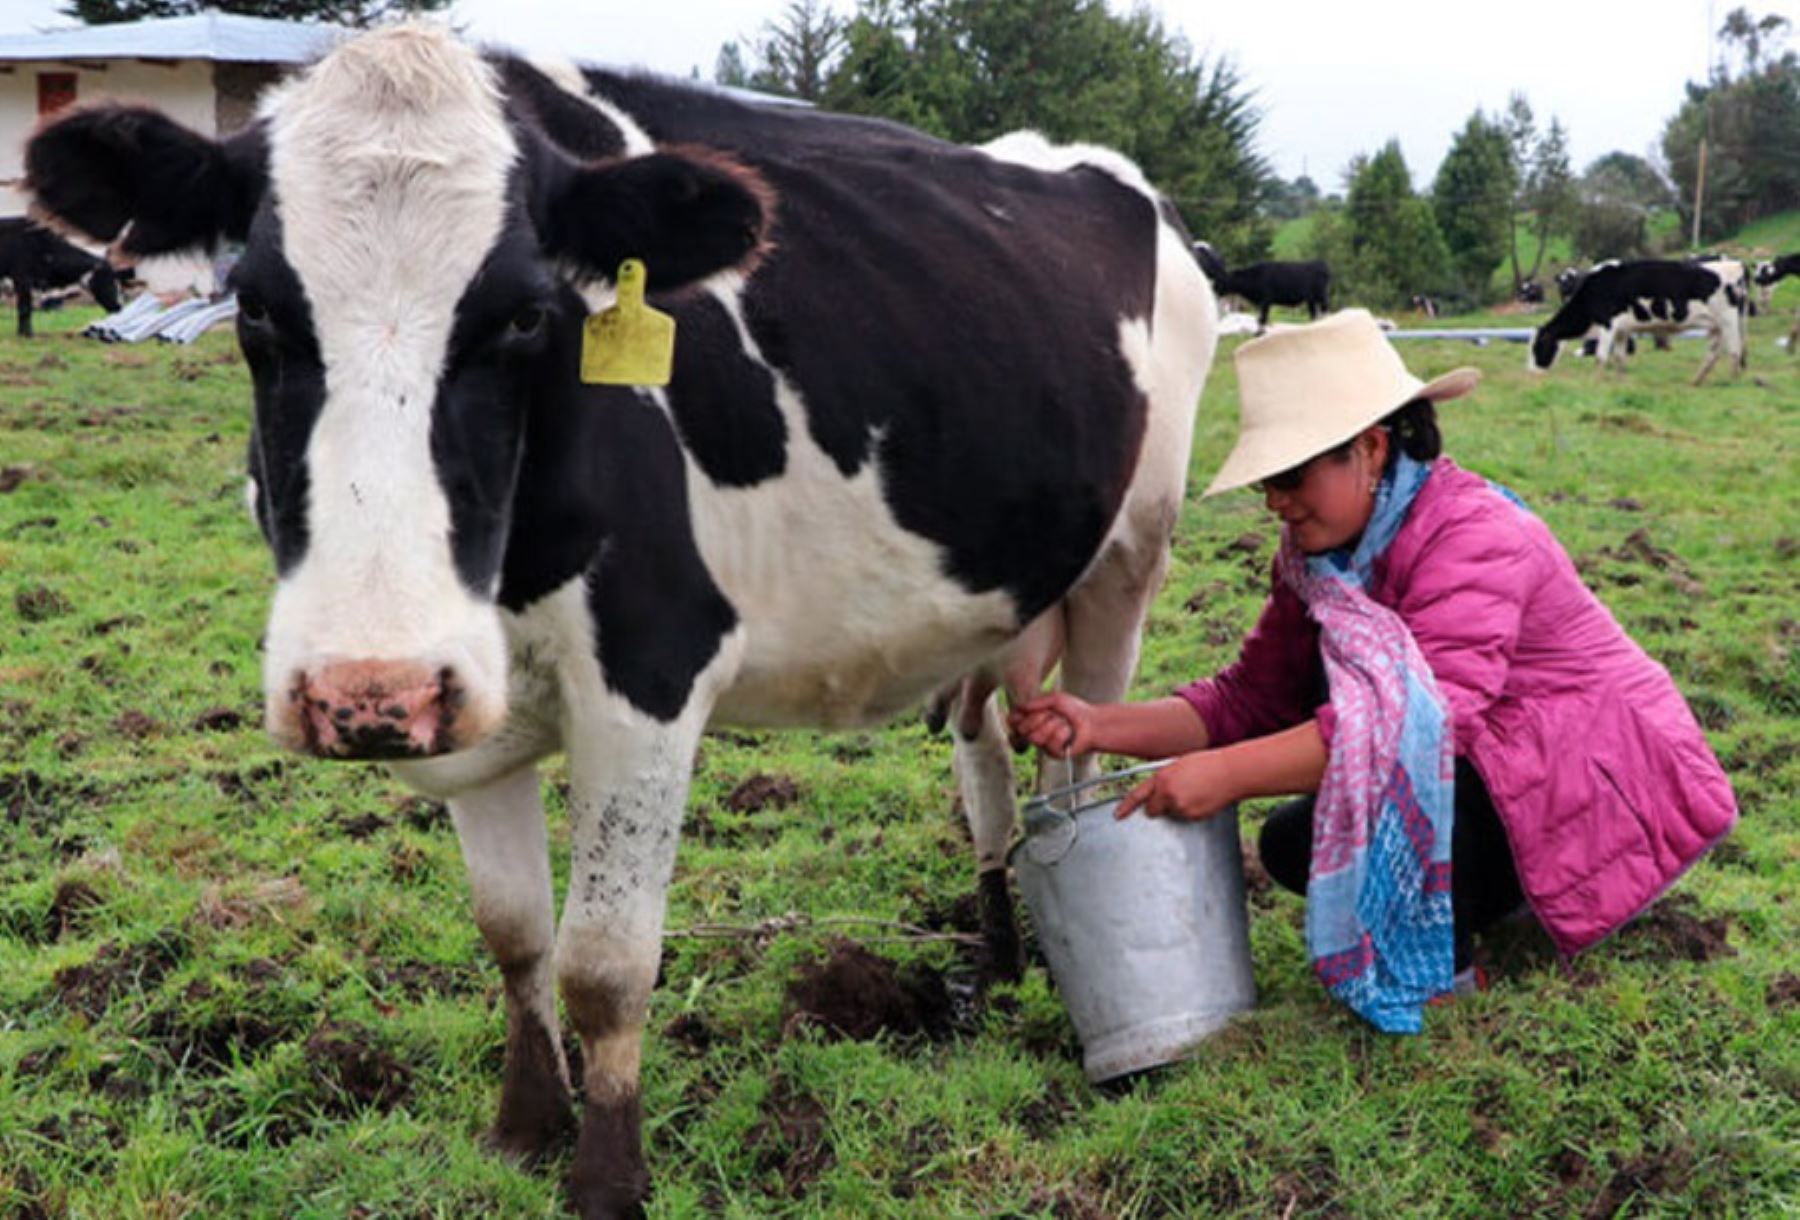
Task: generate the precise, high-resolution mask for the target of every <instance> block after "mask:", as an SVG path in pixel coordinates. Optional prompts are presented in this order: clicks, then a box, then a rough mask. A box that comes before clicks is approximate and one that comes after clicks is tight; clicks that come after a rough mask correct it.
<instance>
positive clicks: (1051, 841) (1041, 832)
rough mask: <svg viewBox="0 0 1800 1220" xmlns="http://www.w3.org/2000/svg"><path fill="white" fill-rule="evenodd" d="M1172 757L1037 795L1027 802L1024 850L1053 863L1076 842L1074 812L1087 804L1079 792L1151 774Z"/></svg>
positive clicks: (1047, 863) (1039, 858) (1064, 854)
mask: <svg viewBox="0 0 1800 1220" xmlns="http://www.w3.org/2000/svg"><path fill="white" fill-rule="evenodd" d="M1172 761H1173V760H1172V759H1167V758H1165V759H1161V760H1159V761H1157V762H1151V763H1142V764H1140V765H1138V766H1135V767H1128V768H1126V769H1125V770H1123V771H1114V772H1111V773H1110V774H1107V775H1096V776H1095V777H1094V778H1092V779H1084V780H1081V781H1079V782H1077V783H1073V784H1069V785H1067V786H1066V787H1062V788H1057V789H1054V790H1053V791H1050V792H1046V793H1044V795H1042V796H1040V797H1036V798H1034V799H1032V800H1030V801H1027V802H1026V804H1025V812H1024V819H1023V820H1024V823H1025V850H1026V851H1027V852H1028V853H1029V854H1030V855H1031V858H1032V859H1033V860H1035V861H1037V862H1038V863H1039V864H1043V865H1053V864H1055V863H1056V862H1057V861H1058V860H1061V859H1062V858H1063V857H1064V856H1066V855H1068V854H1069V849H1070V848H1071V847H1074V846H1075V836H1076V833H1077V824H1076V821H1075V815H1076V814H1077V813H1080V812H1081V810H1082V809H1084V808H1087V806H1081V805H1077V804H1076V803H1075V800H1074V797H1075V794H1076V793H1078V792H1083V791H1086V790H1087V789H1089V788H1094V787H1097V786H1099V785H1101V784H1108V783H1116V782H1118V781H1119V780H1127V779H1136V778H1137V777H1138V776H1140V775H1149V774H1150V773H1152V772H1154V771H1160V770H1162V768H1164V767H1166V766H1168V765H1169V763H1170V762H1172ZM1057 800H1063V801H1064V802H1065V804H1066V806H1067V807H1066V808H1062V809H1058V808H1057V807H1056V805H1055V804H1054V802H1055V801H1057Z"/></svg>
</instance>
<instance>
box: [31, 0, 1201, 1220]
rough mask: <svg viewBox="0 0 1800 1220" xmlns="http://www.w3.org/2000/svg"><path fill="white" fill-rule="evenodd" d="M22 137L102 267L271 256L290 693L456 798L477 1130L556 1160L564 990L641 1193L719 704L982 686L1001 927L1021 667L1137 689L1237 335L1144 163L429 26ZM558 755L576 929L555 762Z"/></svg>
mask: <svg viewBox="0 0 1800 1220" xmlns="http://www.w3.org/2000/svg"><path fill="white" fill-rule="evenodd" d="M27 171H28V175H29V185H30V187H31V189H32V190H33V192H34V193H35V196H36V198H37V201H38V204H39V206H40V207H42V208H43V209H45V210H46V211H47V212H48V213H50V214H51V215H54V216H55V217H57V218H59V220H60V221H61V222H63V223H66V224H69V225H72V226H73V227H75V228H77V229H79V230H81V231H83V232H86V233H88V234H91V235H92V236H94V237H96V238H99V239H103V240H116V243H117V245H118V246H119V247H120V249H121V251H122V252H123V253H127V254H135V255H140V256H141V255H150V254H156V253H161V252H165V251H171V250H178V249H185V248H192V247H196V246H205V245H208V244H209V243H212V242H214V241H216V240H218V239H220V238H221V237H227V238H232V239H236V240H241V241H243V242H245V249H244V253H243V257H242V258H241V259H240V261H239V262H238V264H237V267H236V269H235V271H234V273H233V281H234V287H235V290H236V292H237V294H238V301H239V305H240V313H239V315H238V332H239V338H240V341H241V343H242V346H243V350H244V354H245V358H246V362H247V364H248V365H249V368H250V371H251V375H252V377H253V380H254V387H255V429H254V442H253V446H252V470H253V476H254V488H253V499H254V508H255V514H256V518H257V521H258V523H259V524H260V526H261V528H262V530H263V532H264V534H265V535H266V537H267V539H268V542H269V544H270V546H271V548H272V550H273V552H274V559H275V567H276V572H277V584H276V590H275V595H274V603H273V607H272V611H271V614H270V619H269V623H268V629H267V636H266V640H267V643H266V659H265V674H266V697H267V720H268V726H269V729H270V731H271V732H272V733H273V734H274V735H275V737H276V738H278V739H279V740H280V741H282V742H285V743H287V744H289V745H291V746H293V747H295V748H296V749H300V750H304V751H307V752H310V753H313V754H316V755H320V756H324V757H333V758H383V757H385V758H394V759H397V760H400V761H398V762H396V764H395V766H396V770H397V771H398V773H399V774H400V775H401V776H402V777H403V778H404V779H405V780H406V782H408V783H409V784H411V785H414V786H415V787H417V788H418V789H419V790H420V791H422V792H426V793H429V794H435V795H438V796H442V797H445V798H447V799H448V800H449V803H450V809H451V813H452V816H453V819H454V821H455V825H456V828H457V832H458V834H459V836H460V838H461V841H462V846H463V854H464V858H465V860H466V862H467V865H468V869H469V873H470V877H471V882H472V890H473V896H474V910H475V917H476V920H477V922H478V923H479V925H480V927H481V931H482V934H483V936H484V938H485V940H486V941H487V943H488V945H489V946H490V948H491V949H492V951H493V952H494V955H495V957H496V958H497V959H498V961H499V964H500V966H501V970H502V972H503V975H504V978H505V982H506V996H507V1013H508V1019H507V1030H508V1035H507V1063H506V1073H505V1080H504V1084H503V1086H502V1090H501V1097H500V1105H499V1118H498V1122H497V1124H496V1128H495V1132H494V1135H495V1138H496V1140H497V1142H498V1144H499V1145H500V1146H501V1147H503V1148H506V1149H509V1150H512V1151H516V1152H532V1151H534V1150H537V1149H540V1148H542V1147H543V1146H544V1145H545V1144H546V1143H547V1142H548V1141H550V1140H551V1139H552V1138H554V1136H555V1135H556V1133H557V1131H558V1130H559V1128H561V1127H562V1126H563V1124H565V1123H566V1122H567V1121H568V1119H569V1109H568V1108H569V1103H570V1090H569V1081H568V1069H567V1066H566V1064H565V1062H564V1059H563V1054H562V1051H561V1049H560V1044H559V1040H558V1039H557V1037H556V1036H555V1035H554V1033H553V1032H552V1031H554V1030H555V1029H556V1028H557V1017H556V1001H555V992H556V990H557V989H558V988H559V987H560V991H561V994H562V997H563V1000H564V1002H565V1004H566V1006H567V1008H568V1011H569V1014H570V1017H571V1019H572V1021H573V1023H574V1026H575V1028H576V1031H577V1032H578V1034H579V1035H580V1037H581V1040H582V1049H583V1052H584V1061H585V1086H586V1087H585V1102H584V1112H583V1116H582V1121H581V1131H580V1139H579V1142H578V1144H577V1149H576V1154H575V1163H574V1167H573V1171H572V1173H573V1176H572V1181H571V1189H572V1192H573V1195H574V1198H575V1202H576V1204H577V1206H578V1208H579V1210H580V1211H581V1212H582V1213H583V1214H584V1215H588V1216H612V1215H618V1214H627V1213H630V1212H632V1211H634V1210H635V1209H636V1208H637V1206H638V1203H639V1201H640V1200H641V1199H642V1197H643V1195H644V1193H645V1191H646V1189H647V1184H648V1175H647V1171H646V1168H645V1164H644V1160H643V1154H642V1150H641V1141H640V1138H639V1102H638V1096H639V1093H638V1071H639V1066H638V1065H639V1055H640V1043H641V1035H642V1025H643V1020H644V1016H645V1011H646V1005H647V1003H648V998H649V993H650V989H651V986H652V984H653V982H654V980H655V978H656V972H657V961H658V952H659V939H660V936H661V932H662V927H663V912H664V903H665V894H666V890H667V887H668V884H669V879H670V874H671V871H672V869H673V867H674V862H675V847H676V839H677V836H678V832H679V829H680V823H681V817H682V808H683V805H684V803H685V799H686V795H687V790H688V782H689V773H690V769H691V764H692V760H693V758H694V753H695V750H696V748H697V746H698V743H699V740H700V736H701V733H702V731H703V730H704V729H705V728H706V727H707V726H708V725H709V724H713V723H720V722H733V723H740V724H755V725H826V726H848V725H865V724H872V723H877V722H882V721H886V720H889V719H890V718H892V717H894V716H896V715H898V714H900V713H902V712H905V711H908V710H910V709H914V708H917V707H918V706H919V705H920V704H921V703H923V702H924V701H925V700H926V698H927V696H929V695H930V694H931V693H932V692H933V691H936V690H941V689H944V688H946V687H951V686H956V685H957V684H958V683H959V682H960V684H961V685H960V689H959V694H958V698H957V703H956V706H955V707H954V708H953V709H952V717H953V721H954V725H955V732H956V742H955V766H956V770H957V773H958V776H959V778H960V780H961V783H962V787H963V793H964V798H965V803H966V806H967V809H968V816H969V819H970V823H971V827H972V830H973V834H974V840H975V845H976V853H977V856H978V868H979V871H980V875H981V889H982V893H983V895H984V898H985V900H986V905H987V917H988V926H989V929H990V932H991V938H992V939H993V940H994V941H996V942H998V943H1000V944H1001V945H1002V946H1003V948H1004V946H1005V944H1006V941H1007V939H1008V938H1009V937H1010V936H1011V935H1012V932H1011V929H1012V922H1011V909H1010V905H1009V904H1008V901H1007V896H1006V881H1005V872H1004V869H1005V851H1006V847H1007V840H1008V837H1009V835H1010V833H1011V826H1012V806H1013V799H1014V797H1013V793H1014V788H1013V774H1012V763H1011V758H1010V751H1009V748H1008V742H1007V739H1006V736H1005V733H1004V730H1003V728H1002V720H1001V717H1000V713H999V708H998V703H997V700H996V698H995V691H996V688H997V687H998V686H1001V685H1005V686H1006V687H1008V689H1009V690H1011V691H1019V692H1024V691H1028V690H1033V689H1036V688H1037V687H1038V686H1039V685H1040V684H1041V683H1042V681H1043V680H1044V679H1045V677H1046V675H1047V674H1048V673H1049V672H1050V671H1051V669H1052V668H1053V667H1054V666H1056V665H1057V664H1058V662H1059V660H1060V665H1061V678H1060V680H1061V682H1062V684H1063V685H1064V686H1065V687H1066V688H1068V689H1071V690H1075V691H1078V692H1080V693H1081V694H1082V695H1084V696H1087V697H1089V698H1094V699H1115V698H1118V697H1120V696H1122V695H1123V694H1124V692H1125V689H1126V684H1127V680H1128V678H1129V676H1130V674H1131V672H1132V670H1133V668H1134V666H1135V664H1136V659H1137V654H1138V642H1139V629H1140V625H1141V622H1142V618H1143V615H1144V613H1145V610H1146V608H1147V605H1148V602H1149V600H1150V598H1151V596H1152V594H1153V593H1154V591H1155V589H1156V588H1157V586H1158V584H1159V583H1160V581H1161V579H1162V575H1163V573H1164V570H1165V566H1166V562H1167V545H1168V541H1169V536H1170V532H1171V529H1172V528H1173V525H1174V522H1175V519H1176V515H1177V512H1178V510H1179V508H1180V505H1181V498H1182V490H1183V486H1184V481H1185V476H1186V471H1187V464H1188V453H1189V442H1190V436H1191V430H1192V423H1193V412H1194V409H1195V406H1196V402H1197V399H1198V397H1199V393H1200V390H1201V387H1202V385H1203V383H1204V381H1205V377H1206V373H1207V370H1208V367H1209V366H1210V363H1211V360H1212V356H1213V350H1214V346H1215V329H1216V322H1217V319H1216V305H1215V302H1214V297H1213V294H1212V292H1211V290H1210V289H1209V287H1208V285H1207V282H1206V279H1205V277H1204V276H1203V275H1202V274H1201V273H1200V271H1199V269H1198V268H1197V267H1196V265H1195V263H1194V260H1193V259H1192V258H1191V257H1190V256H1189V253H1188V248H1187V241H1188V239H1187V236H1186V234H1185V233H1184V232H1183V231H1182V229H1181V227H1180V224H1179V221H1178V220H1176V219H1175V217H1174V212H1173V210H1172V209H1171V208H1169V206H1168V205H1167V204H1166V203H1165V202H1164V201H1162V200H1161V199H1160V198H1159V197H1158V195H1157V194H1156V192H1155V191H1153V190H1152V189H1151V188H1150V187H1149V186H1148V184H1147V183H1146V182H1145V180H1144V178H1143V176H1142V175H1141V174H1140V173H1139V172H1138V171H1137V170H1136V169H1135V168H1134V167H1133V166H1132V165H1130V164H1129V163H1128V162H1126V161H1125V160H1124V159H1123V158H1121V157H1119V156H1118V155H1117V154H1114V153H1111V152H1108V151H1105V150H1102V149H1097V148H1087V147H1072V148H1059V147H1054V146H1052V145H1050V144H1048V143H1046V142H1045V141H1044V140H1043V139H1042V138H1041V137H1039V136H1036V135H1035V134H1030V133H1024V134H1019V135H1014V136H1008V137H1004V138H1002V139H1000V140H997V141H995V142H993V143H991V144H988V145H985V146H982V147H980V148H965V147H959V146H954V145H949V144H945V143H942V142H940V141H937V140H933V139H930V138H928V137H926V136H923V135H920V134H918V133H917V132H914V131H911V130H909V129H906V128H903V127H899V126H896V125H893V124H889V123H885V122H879V121H872V120H867V119H859V118H850V117H841V116H834V115H829V114H825V113H821V112H818V111H814V110H810V109H802V108H797V107H776V106H758V105H750V104H745V103H744V102H741V101H738V100H733V99H731V98H728V97H725V96H722V95H720V94H718V93H716V92H713V91H710V90H707V89H705V88H702V87H695V86H691V85H687V84H682V83H676V82H670V81H663V80H658V79H651V78H645V77H639V76H627V75H617V74H613V73H608V72H601V71H595V70H587V71H577V70H576V69H574V68H573V67H571V66H569V65H567V64H561V65H554V64H532V63H527V62H523V61H519V60H514V59H509V58H504V57H497V56H489V57H483V56H481V55H478V54H477V53H475V52H474V51H471V50H470V49H468V48H466V47H464V46H463V45H461V44H459V43H458V42H456V41H455V40H454V39H453V38H451V37H450V36H448V35H447V34H445V33H443V32H441V31H438V30H436V29H434V28H430V27H418V26H403V27H398V28H394V29H388V30H382V31H378V32H375V33H371V34H367V35H364V36H362V37H360V38H358V39H354V40H351V41H348V42H346V43H344V44H342V45H341V46H340V47H339V48H337V49H336V50H334V51H333V52H332V53H331V54H330V55H329V56H328V57H326V58H325V59H323V60H322V61H320V62H319V63H318V64H317V65H315V66H314V67H312V68H311V69H310V70H308V71H306V72H305V73H303V74H300V75H299V76H297V77H295V78H294V79H293V80H291V81H290V82H287V83H285V84H283V85H282V86H279V87H278V88H277V89H276V90H274V91H273V92H272V93H271V94H270V95H269V96H268V97H267V99H266V100H265V102H264V104H263V107H262V109H261V112H260V117H259V120H258V121H257V122H256V123H255V124H254V125H253V126H252V127H251V128H249V129H247V130H246V131H245V132H243V133H241V134H239V135H236V136H234V137H231V138H230V139H227V140H225V141H223V142H214V141H212V140H210V139H206V138H203V137H201V136H199V135H196V134H194V133H192V132H189V131H186V130H184V129H182V128H180V127H178V126H177V125H175V124H174V123H173V122H171V121H170V120H168V119H167V118H165V117H163V116H161V115H159V114H157V113H154V112H152V111H149V110H145V109H138V108H132V107H126V106H117V105H113V106H104V107H101V108H97V109H87V110H76V111H75V112H73V113H72V114H70V115H68V116H67V117H63V118H60V119H59V120H58V121H55V122H53V123H51V124H50V125H49V126H47V127H45V128H44V129H42V130H41V131H40V132H39V134H38V135H36V136H35V137H34V138H33V140H32V141H31V143H30V145H29V147H28V150H27ZM627 257H637V258H640V259H642V260H643V261H644V262H645V264H646V265H647V267H648V269H649V284H650V290H651V296H652V300H653V303H655V304H656V305H658V306H659V307H660V308H662V309H664V310H666V311H668V312H670V313H672V314H673V315H674V316H675V317H676V319H677V322H678V326H679V330H678V334H677V340H676V347H675V356H674V361H675V363H674V376H673V380H672V381H671V383H670V384H669V385H668V386H667V387H666V388H655V389H636V388H629V387H610V386H598V385H587V384H584V383H582V382H581V381H580V380H579V378H578V375H577V369H578V366H579V362H580V347H581V335H582V330H583V323H584V319H586V318H587V317H588V316H589V315H590V314H591V313H593V312H594V311H595V310H597V309H599V308H601V307H603V306H606V305H607V304H609V303H610V302H612V301H613V300H614V299H615V290H614V286H613V277H614V276H615V273H616V270H617V268H618V267H619V265H620V262H621V260H623V259H625V258H627ZM559 748H560V749H564V750H566V751H567V753H568V756H569V772H570V777H571V788H572V791H571V796H570V823H571V837H572V840H573V842H572V849H573V856H572V866H571V875H570V880H569V888H568V897H567V901H566V903H565V905H564V908H563V912H562V916H561V923H560V926H557V924H556V923H555V921H554V919H553V911H552V904H551V887H550V865H549V860H548V856H547V851H546V838H545V828H544V817H543V810H542V805H541V802H540V796H539V781H538V774H537V770H536V764H537V763H538V761H539V760H540V759H542V758H543V757H545V756H546V755H547V754H549V753H551V752H552V751H554V750H557V749H559ZM1091 767H1092V760H1086V762H1085V763H1084V770H1090V771H1091ZM1011 951H1012V952H1014V953H1016V941H1015V942H1014V943H1013V947H1012V950H1011Z"/></svg>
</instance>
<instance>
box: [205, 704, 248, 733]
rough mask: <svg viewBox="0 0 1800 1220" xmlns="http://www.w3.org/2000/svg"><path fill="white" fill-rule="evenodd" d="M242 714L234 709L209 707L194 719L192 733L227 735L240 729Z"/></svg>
mask: <svg viewBox="0 0 1800 1220" xmlns="http://www.w3.org/2000/svg"><path fill="white" fill-rule="evenodd" d="M243 724H244V714H243V713H242V712H240V711H238V710H237V709H236V708H230V707H224V706H220V707H209V708H207V709H206V710H205V711H204V712H201V713H200V714H199V715H198V716H196V717H194V731H195V732H199V733H227V732H230V731H231V730H232V729H236V728H241V727H243Z"/></svg>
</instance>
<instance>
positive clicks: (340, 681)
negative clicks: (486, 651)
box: [288, 661, 469, 759]
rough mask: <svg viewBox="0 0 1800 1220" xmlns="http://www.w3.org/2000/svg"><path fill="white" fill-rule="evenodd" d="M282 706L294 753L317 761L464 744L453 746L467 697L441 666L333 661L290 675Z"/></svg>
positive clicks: (429, 751)
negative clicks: (294, 739) (292, 728)
mask: <svg viewBox="0 0 1800 1220" xmlns="http://www.w3.org/2000/svg"><path fill="white" fill-rule="evenodd" d="M288 701H289V704H290V706H291V708H292V711H293V713H294V715H295V719H296V721H297V722H298V723H297V727H298V728H299V730H300V734H299V735H300V738H301V741H300V744H301V748H303V749H304V750H305V751H306V752H307V753H309V754H314V755H317V756H318V757H320V758H356V759H376V758H429V757H431V756H432V755H434V754H448V753H449V752H450V751H452V750H456V749H460V748H461V747H462V746H464V745H467V744H469V743H468V742H464V741H459V740H458V737H459V735H460V733H459V722H460V720H461V712H462V710H463V706H464V704H465V703H466V702H467V698H466V695H465V693H464V690H463V687H462V685H461V684H460V683H459V682H458V680H457V676H456V672H455V671H454V670H453V669H451V668H449V667H448V666H446V667H443V668H440V669H432V668H430V667H429V666H424V665H417V664H413V663H410V662H394V661H336V662H332V663H330V664H327V665H324V666H321V667H320V668H318V669H317V670H314V671H312V672H310V673H308V672H301V673H297V674H296V675H295V676H294V679H293V685H292V686H291V687H290V688H289V690H288Z"/></svg>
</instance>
